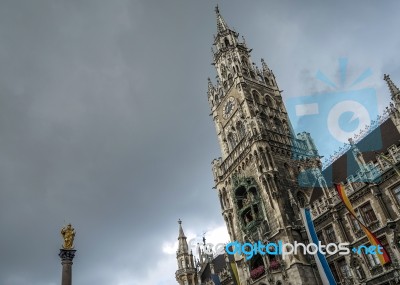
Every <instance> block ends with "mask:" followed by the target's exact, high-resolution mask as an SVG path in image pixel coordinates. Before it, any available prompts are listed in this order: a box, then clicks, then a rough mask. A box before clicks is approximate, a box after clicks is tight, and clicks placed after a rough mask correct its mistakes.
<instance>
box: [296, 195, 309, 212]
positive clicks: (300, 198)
mask: <svg viewBox="0 0 400 285" xmlns="http://www.w3.org/2000/svg"><path fill="white" fill-rule="evenodd" d="M297 203H298V204H299V207H301V208H303V207H305V206H306V203H307V199H306V196H305V195H304V194H303V193H302V192H298V193H297Z"/></svg>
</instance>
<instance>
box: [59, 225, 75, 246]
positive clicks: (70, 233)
mask: <svg viewBox="0 0 400 285" xmlns="http://www.w3.org/2000/svg"><path fill="white" fill-rule="evenodd" d="M61 235H62V237H63V239H64V244H63V249H73V248H74V237H75V229H74V228H73V227H72V226H71V224H68V225H67V226H65V227H63V228H62V229H61Z"/></svg>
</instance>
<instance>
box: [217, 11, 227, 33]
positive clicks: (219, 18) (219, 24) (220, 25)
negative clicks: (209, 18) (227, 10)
mask: <svg viewBox="0 0 400 285" xmlns="http://www.w3.org/2000/svg"><path fill="white" fill-rule="evenodd" d="M215 13H216V14H217V30H218V33H219V32H223V31H225V30H228V29H229V27H228V25H227V24H226V22H225V20H224V18H222V16H221V14H220V13H219V8H218V5H217V6H216V7H215Z"/></svg>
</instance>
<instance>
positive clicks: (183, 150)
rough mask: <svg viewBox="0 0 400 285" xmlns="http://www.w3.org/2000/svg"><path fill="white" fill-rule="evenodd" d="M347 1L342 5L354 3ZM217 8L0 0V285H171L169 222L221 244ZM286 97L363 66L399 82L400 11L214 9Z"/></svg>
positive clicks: (378, 81) (284, 5)
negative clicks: (66, 246) (71, 248)
mask: <svg viewBox="0 0 400 285" xmlns="http://www.w3.org/2000/svg"><path fill="white" fill-rule="evenodd" d="M350 2H351V3H350ZM215 4H216V2H215V1H183V0H181V1H178V0H176V1H174V0H170V1H148V0H146V1H145V0H143V1H122V0H116V1H105V0H104V1H100V0H93V1H77V0H73V1H72V0H68V1H66V0H65V1H54V0H49V1H29V0H27V1H17V0H7V1H6V0H2V1H1V2H0V249H1V250H0V252H1V258H0V284H1V285H3V284H4V285H26V284H30V285H55V284H59V283H60V278H61V264H60V259H59V257H58V256H57V254H58V251H59V248H60V246H61V244H62V239H61V236H60V234H59V231H60V228H61V227H62V226H63V225H64V224H65V223H68V222H71V223H72V224H73V226H74V227H75V229H76V231H77V234H76V240H75V247H76V249H77V254H76V257H75V259H74V266H73V284H96V285H111V284H112V285H170V284H176V281H175V276H174V274H175V270H176V267H177V265H176V261H175V248H174V246H175V244H174V243H175V242H176V238H177V234H178V224H177V220H178V219H179V218H181V219H182V220H183V226H184V230H185V232H186V234H187V235H188V236H189V237H190V238H191V237H196V236H197V237H198V238H201V235H202V234H203V232H205V231H207V232H208V233H207V234H206V236H208V237H209V240H211V241H221V242H223V241H226V235H225V231H224V229H223V227H221V226H222V225H223V220H222V217H221V214H220V210H219V202H218V198H217V194H216V193H215V192H214V191H215V190H213V189H212V187H213V180H212V172H211V165H210V163H211V161H212V159H213V158H214V157H218V156H220V151H219V148H218V145H217V139H216V134H215V129H214V125H213V122H212V120H211V117H209V113H210V109H209V106H208V102H207V96H206V89H207V77H211V78H215V71H214V70H213V67H212V66H211V65H210V63H211V51H210V48H211V44H212V41H213V34H215V33H216V23H215V13H214V6H215ZM220 11H221V13H222V15H223V16H224V18H225V20H226V21H227V23H228V25H230V26H231V27H234V28H235V29H236V30H237V31H238V32H239V33H240V34H241V35H245V37H246V41H247V45H248V46H249V47H250V48H253V49H254V50H253V52H252V57H253V58H252V59H253V61H254V62H257V63H258V62H259V61H260V58H261V57H263V58H264V59H265V60H266V62H267V63H268V65H269V66H270V67H271V68H272V69H273V70H274V73H275V76H276V78H277V81H278V84H279V87H280V89H283V90H284V93H283V94H284V96H285V99H287V98H290V97H291V96H300V95H307V94H310V93H314V92H318V91H321V90H324V88H326V87H325V85H324V84H322V83H321V82H318V80H316V79H315V74H316V72H317V71H318V70H321V71H323V72H324V73H325V74H327V75H328V76H330V77H331V78H333V80H334V79H335V76H336V77H337V74H338V59H339V58H341V57H346V58H348V60H349V76H350V75H352V76H356V75H358V74H360V73H361V72H362V71H364V70H365V69H366V68H371V70H372V71H373V75H372V76H371V77H370V78H369V83H368V84H369V86H373V87H374V88H376V90H377V93H378V94H379V100H380V106H381V107H382V106H384V105H385V104H387V102H388V98H389V93H388V90H387V87H386V85H385V82H384V81H383V80H382V77H383V73H389V74H390V75H391V77H392V79H393V80H394V81H395V82H396V83H397V84H398V85H399V86H400V55H399V53H398V51H399V50H400V39H399V31H398V29H399V27H400V18H399V16H398V12H399V11H400V3H399V2H398V1H395V0H393V1H389V0H388V1H384V2H378V1H365V0H363V1H361V0H360V1H330V2H328V1H317V0H316V1H295V0H293V1H264V0H262V1H261V0H260V1H220Z"/></svg>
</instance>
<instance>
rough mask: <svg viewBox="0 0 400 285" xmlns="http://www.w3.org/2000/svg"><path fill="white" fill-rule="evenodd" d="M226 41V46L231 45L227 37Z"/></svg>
mask: <svg viewBox="0 0 400 285" xmlns="http://www.w3.org/2000/svg"><path fill="white" fill-rule="evenodd" d="M224 42H225V46H226V47H228V46H230V43H229V40H228V39H227V38H225V41H224Z"/></svg>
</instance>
